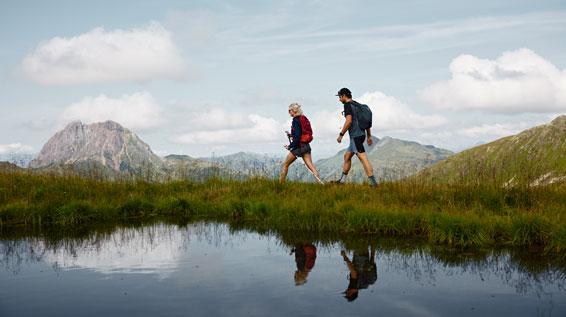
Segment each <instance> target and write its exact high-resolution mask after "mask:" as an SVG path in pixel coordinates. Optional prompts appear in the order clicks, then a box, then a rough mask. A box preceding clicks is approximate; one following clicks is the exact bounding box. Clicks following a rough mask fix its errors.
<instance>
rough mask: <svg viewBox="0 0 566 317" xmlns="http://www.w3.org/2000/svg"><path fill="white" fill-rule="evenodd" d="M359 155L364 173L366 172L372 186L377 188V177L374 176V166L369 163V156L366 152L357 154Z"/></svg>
mask: <svg viewBox="0 0 566 317" xmlns="http://www.w3.org/2000/svg"><path fill="white" fill-rule="evenodd" d="M357 155H358V159H360V162H361V163H362V166H363V167H364V171H365V172H366V175H367V177H368V179H369V182H370V185H372V186H376V185H377V182H376V180H375V177H374V176H373V166H371V162H370V161H369V159H368V156H367V154H366V153H365V152H364V153H357Z"/></svg>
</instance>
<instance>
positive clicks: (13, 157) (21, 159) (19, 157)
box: [0, 152, 35, 167]
mask: <svg viewBox="0 0 566 317" xmlns="http://www.w3.org/2000/svg"><path fill="white" fill-rule="evenodd" d="M34 157H35V155H34V154H30V153H19V152H11V153H2V154H0V162H9V163H12V164H15V165H17V166H19V167H28V166H29V163H30V162H31V161H32V160H33V158H34Z"/></svg>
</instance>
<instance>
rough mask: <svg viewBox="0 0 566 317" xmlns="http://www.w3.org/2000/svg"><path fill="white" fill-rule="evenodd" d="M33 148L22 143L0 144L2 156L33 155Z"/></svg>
mask: <svg viewBox="0 0 566 317" xmlns="http://www.w3.org/2000/svg"><path fill="white" fill-rule="evenodd" d="M32 151H33V147H31V146H29V145H25V144H21V143H19V142H18V143H9V144H0V154H7V153H31V152H32Z"/></svg>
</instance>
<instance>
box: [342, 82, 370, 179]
mask: <svg viewBox="0 0 566 317" xmlns="http://www.w3.org/2000/svg"><path fill="white" fill-rule="evenodd" d="M336 96H338V99H339V100H340V102H342V104H344V111H343V112H342V114H343V115H344V117H345V118H346V122H344V126H343V127H342V130H341V131H340V135H339V136H338V138H337V139H336V141H338V143H342V138H343V137H344V134H345V133H346V131H348V136H349V137H350V145H349V146H348V149H347V150H346V152H345V153H344V165H343V166H342V175H341V176H340V179H339V180H337V181H336V183H339V184H343V183H344V182H345V181H346V176H348V172H349V171H350V168H351V167H352V157H353V156H354V154H355V155H356V156H357V157H358V159H359V160H360V162H361V163H362V166H363V167H364V171H365V172H366V175H367V177H368V180H369V183H370V186H377V182H376V180H375V177H374V175H373V167H372V166H371V163H370V161H369V159H368V157H367V154H366V150H365V148H364V141H365V140H366V134H367V143H368V145H369V146H371V145H372V144H373V140H372V138H371V111H370V110H369V107H368V106H366V105H362V104H360V103H358V102H357V101H355V100H353V99H352V92H351V91H350V90H349V89H348V88H342V89H340V90H339V91H338V94H337V95H336ZM368 113H369V114H368ZM368 121H369V122H368Z"/></svg>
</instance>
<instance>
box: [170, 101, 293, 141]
mask: <svg viewBox="0 0 566 317" xmlns="http://www.w3.org/2000/svg"><path fill="white" fill-rule="evenodd" d="M189 126H191V128H195V131H192V132H189V133H185V134H182V135H180V136H179V137H177V138H176V141H177V142H178V143H182V144H238V143H241V144H246V143H247V144H250V143H257V142H275V141H277V140H279V141H281V140H283V139H284V134H283V131H285V129H288V127H289V126H290V124H287V123H281V122H278V121H277V120H275V119H273V118H268V117H263V116H260V115H257V114H249V115H246V116H244V115H239V114H233V113H228V112H226V111H224V110H222V109H212V110H210V111H207V112H205V113H203V114H202V115H201V116H196V117H193V118H192V119H190V122H189ZM282 137H283V138H282Z"/></svg>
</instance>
